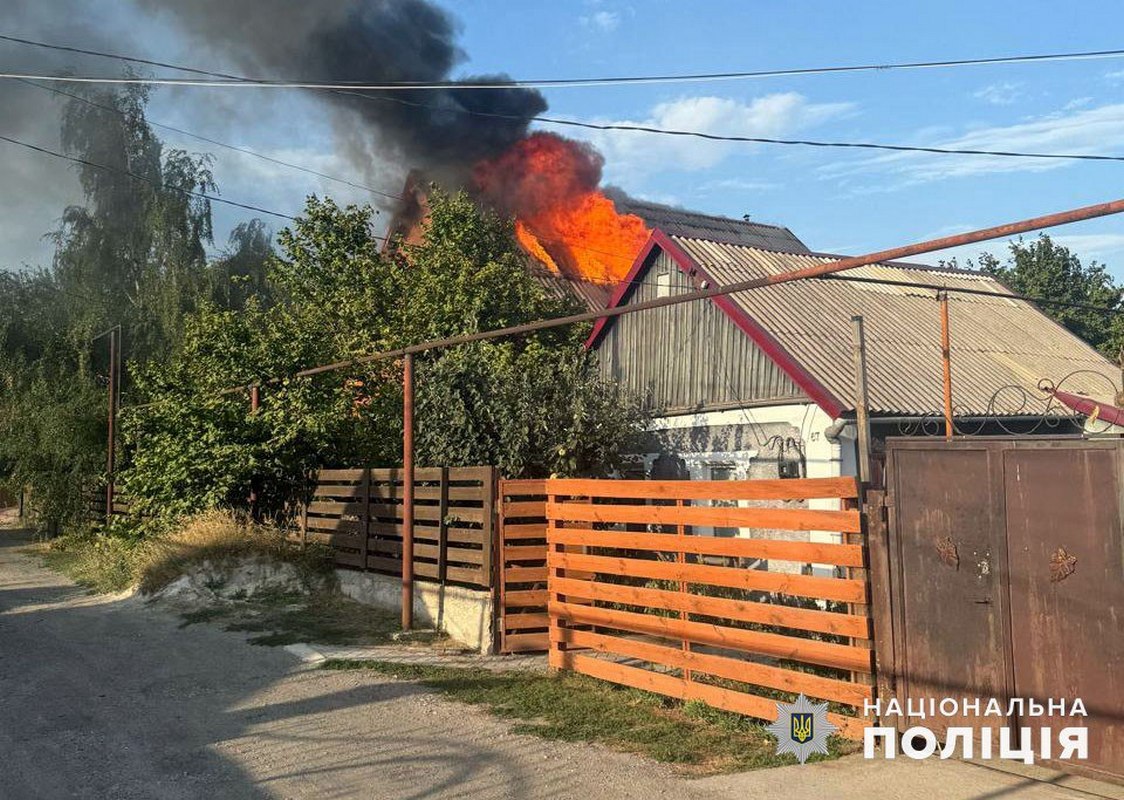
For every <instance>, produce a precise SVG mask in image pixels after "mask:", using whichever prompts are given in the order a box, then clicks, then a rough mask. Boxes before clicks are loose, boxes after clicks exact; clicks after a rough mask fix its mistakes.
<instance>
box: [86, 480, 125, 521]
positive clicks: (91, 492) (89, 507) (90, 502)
mask: <svg viewBox="0 0 1124 800" xmlns="http://www.w3.org/2000/svg"><path fill="white" fill-rule="evenodd" d="M82 510H83V511H84V512H85V516H86V519H87V521H89V522H97V523H104V522H105V487H104V486H91V487H88V488H86V489H85V490H84V491H83V492H82ZM128 513H129V498H128V497H126V496H125V493H124V492H123V491H122V489H121V487H120V486H116V487H114V489H113V516H115V517H117V516H123V515H125V514H128Z"/></svg>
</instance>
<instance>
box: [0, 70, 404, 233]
mask: <svg viewBox="0 0 1124 800" xmlns="http://www.w3.org/2000/svg"><path fill="white" fill-rule="evenodd" d="M17 80H19V82H20V83H24V84H27V85H28V86H34V87H35V88H36V89H42V90H43V91H46V92H53V93H54V94H57V95H62V96H63V97H69V98H71V99H73V100H77V101H79V102H82V103H85V104H86V105H88V106H91V107H92V108H98V109H101V110H102V111H106V112H108V113H111V114H117V115H118V116H124V112H122V111H121V110H120V109H118V108H114V107H113V106H109V105H105V104H104V103H98V102H96V101H94V100H91V99H90V98H88V97H83V96H82V95H80V94H75V93H73V92H68V91H66V90H65V89H59V88H58V87H55V86H45V85H43V84H41V83H36V82H35V81H32V80H26V79H23V78H18V79H17ZM145 121H146V122H147V123H148V124H149V125H151V126H152V127H154V128H161V129H163V130H166V131H171V132H173V133H178V134H180V135H182V136H188V137H190V138H192V139H197V140H199V141H201V142H206V143H207V144H213V145H215V146H217V147H224V148H226V149H227V150H233V151H234V152H236V153H243V154H244V155H248V156H253V157H254V158H260V159H261V160H263V161H268V162H270V163H271V164H277V165H279V166H282V167H288V168H290V169H295V170H299V171H301V172H305V173H308V174H309V175H315V176H316V177H318V178H324V179H325V180H329V181H334V182H336V183H340V184H343V185H345V186H350V187H352V188H354V189H360V190H362V191H366V192H370V193H371V194H376V195H381V196H382V197H387V198H390V199H392V200H401V199H402V198H401V196H399V195H396V194H391V193H389V192H384V191H381V190H379V189H375V188H373V187H371V186H366V185H364V184H361V183H355V182H354V181H350V180H348V179H347V178H338V177H336V176H335V175H329V174H327V173H325V172H320V171H319V170H315V169H311V168H309V167H304V166H301V165H300V164H293V163H291V162H289V161H283V160H281V159H279V158H274V157H273V156H267V155H265V154H264V153H259V152H258V151H256V150H251V149H250V148H248V147H240V146H238V145H233V144H229V143H227V142H222V141H219V140H218V139H212V138H210V137H208V136H203V135H202V134H198V133H192V132H191V131H188V130H184V129H183V128H177V127H175V126H173V125H167V124H165V123H162V122H155V121H153V120H151V119H148V120H145ZM376 213H379V212H378V210H377V209H376Z"/></svg>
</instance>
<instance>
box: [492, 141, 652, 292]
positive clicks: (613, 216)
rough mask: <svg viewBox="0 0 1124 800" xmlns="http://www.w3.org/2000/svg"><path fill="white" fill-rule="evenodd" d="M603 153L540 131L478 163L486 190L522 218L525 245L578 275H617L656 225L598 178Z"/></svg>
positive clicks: (557, 268) (555, 267)
mask: <svg viewBox="0 0 1124 800" xmlns="http://www.w3.org/2000/svg"><path fill="white" fill-rule="evenodd" d="M601 167H602V158H601V155H600V154H599V153H597V151H596V150H594V149H593V148H592V147H590V146H588V145H586V144H582V143H581V142H575V141H573V140H571V139H564V138H562V137H561V136H556V135H554V134H550V133H534V134H531V135H530V136H528V137H527V138H525V139H522V140H521V141H519V142H517V143H516V144H515V145H514V146H512V147H511V148H510V149H508V150H507V152H505V153H503V154H502V155H500V156H498V157H496V158H494V159H491V160H489V161H483V162H481V163H480V164H478V165H477V166H476V169H475V172H474V177H475V180H476V185H477V187H478V188H479V190H480V192H481V194H482V195H483V196H484V197H485V198H487V199H488V200H489V202H491V203H492V204H493V205H495V206H497V207H498V208H500V209H501V210H503V211H505V212H507V213H510V214H511V215H512V216H514V217H515V219H516V226H515V233H516V236H517V237H518V239H519V242H520V243H521V244H522V245H523V247H524V249H526V250H527V252H528V253H530V254H531V256H533V257H534V258H535V259H537V260H538V261H540V262H542V263H543V264H545V265H546V266H547V267H548V268H549V269H551V271H553V272H556V273H561V274H563V275H565V276H567V277H570V278H581V279H584V280H593V281H609V282H617V281H620V280H622V279H623V278H624V277H625V276H626V275H627V274H628V270H629V269H630V268H631V267H632V263H633V261H634V260H635V259H636V256H637V254H638V253H639V252H640V250H641V248H642V247H643V246H644V243H645V242H646V241H647V240H648V236H649V235H650V234H651V231H650V230H649V229H648V226H647V225H645V223H644V220H642V219H640V217H638V216H635V215H634V214H620V213H618V212H617V209H616V205H615V204H614V203H613V201H612V200H611V199H610V198H609V197H608V196H606V195H605V194H604V192H602V191H601V190H600V189H599V188H598V185H599V184H600V182H601Z"/></svg>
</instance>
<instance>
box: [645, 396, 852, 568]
mask: <svg viewBox="0 0 1124 800" xmlns="http://www.w3.org/2000/svg"><path fill="white" fill-rule="evenodd" d="M835 423H836V420H834V419H832V418H831V417H829V416H828V415H827V414H826V413H825V412H824V411H823V410H822V409H821V408H820V407H819V406H817V405H815V404H814V403H789V404H782V405H774V406H754V407H749V408H739V409H729V410H724V411H707V412H700V413H696V414H680V415H675V416H666V417H658V418H656V419H654V420H653V421H652V425H651V428H650V429H651V430H652V431H653V432H676V431H680V432H685V431H691V430H698V429H703V430H705V429H718V428H722V427H724V426H739V425H740V426H744V425H754V426H760V427H761V428H762V429H763V430H767V431H774V430H788V431H790V432H791V435H792V436H793V438H795V439H797V440H798V441H799V442H800V445H801V449H802V450H803V455H804V460H805V475H806V476H807V477H809V478H834V477H839V476H841V475H854V474H855V471H856V464H855V447H854V426H853V425H848V426H845V427H843V430H842V433H839V434H838V435H836V436H834V438H832V437H830V436H829V434H831V433H833V426H835ZM835 427H836V428H837V427H838V426H835ZM699 438H702V439H705V438H706V437H705V436H702V437H699ZM677 455H678V456H679V457H680V458H682V459H683V461H684V462H685V465H686V468H687V472H688V475H689V477H690V478H691V480H714V479H716V478H718V479H721V478H728V479H730V480H745V479H751V478H764V477H776V474H777V473H776V454H775V453H773V452H764V450H763V448H753V449H744V450H736V451H719V450H714V451H708V452H679V453H677ZM657 457H658V454H657V453H646V454H644V455H643V461H644V471H645V473H646V474H649V473H650V472H651V468H652V464H653V462H654V461H655V459H656V458H657ZM747 505H748V504H747ZM839 505H840V501H838V500H831V499H818V500H809V501H808V507H809V508H814V509H822V510H829V511H833V510H838V509H839ZM699 532H700V533H707V531H704V530H700V531H699ZM736 535H739V536H751V535H753V532H752V531H751V530H749V529H741V530H739V531H738V532H737V534H736ZM758 535H760V534H758ZM841 538H842V537H841V535H840V534H839V533H837V532H833V531H810V532H808V540H809V541H813V542H829V543H835V542H839V541H840V540H841ZM812 566H813V572H814V573H815V574H825V575H826V574H831V573H832V571H833V568H832V567H830V566H828V565H823V564H814V565H812Z"/></svg>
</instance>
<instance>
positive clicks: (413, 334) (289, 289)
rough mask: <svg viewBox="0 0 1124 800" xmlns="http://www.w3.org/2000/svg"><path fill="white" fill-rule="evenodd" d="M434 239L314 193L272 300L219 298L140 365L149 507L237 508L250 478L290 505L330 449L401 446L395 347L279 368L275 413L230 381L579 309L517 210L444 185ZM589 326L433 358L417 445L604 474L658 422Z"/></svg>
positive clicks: (350, 456)
mask: <svg viewBox="0 0 1124 800" xmlns="http://www.w3.org/2000/svg"><path fill="white" fill-rule="evenodd" d="M431 208H432V217H431V220H430V222H429V224H428V227H427V229H426V233H425V237H424V240H423V241H422V242H421V243H420V244H416V245H404V246H403V247H402V250H401V252H400V253H398V254H396V255H393V256H388V255H385V254H382V253H380V252H379V249H378V242H377V240H375V238H374V237H373V235H372V233H371V231H370V218H371V211H370V209H369V208H356V207H348V208H342V209H341V208H339V207H338V206H336V205H335V204H334V203H332V202H331V201H321V200H317V199H316V198H311V199H310V200H309V203H308V207H307V209H306V214H305V216H304V217H302V218H301V219H300V220H298V221H297V223H296V224H295V225H294V227H293V228H292V229H289V230H286V231H283V232H282V233H281V235H280V237H279V241H280V245H281V253H282V254H281V256H280V257H279V258H277V259H276V260H275V261H274V263H273V265H272V268H271V271H270V276H269V285H270V292H271V296H272V297H273V298H274V302H272V303H271V304H270V305H268V306H266V305H263V304H260V303H258V302H256V301H255V300H253V299H250V300H249V301H248V302H247V303H246V307H245V308H244V309H243V310H242V311H240V312H237V313H235V312H232V311H222V310H219V309H217V308H214V307H210V306H206V305H204V306H203V307H201V308H200V309H199V310H198V311H196V312H194V313H193V314H191V315H189V317H188V318H187V321H186V322H185V324H184V332H183V338H182V343H181V345H180V347H178V348H177V350H176V351H175V352H174V353H173V354H172V356H171V357H170V358H169V359H167V360H162V361H154V362H150V363H148V364H145V365H138V366H137V367H136V368H135V372H136V382H137V386H138V388H139V389H140V391H141V392H142V394H143V395H144V396H145V398H146V399H147V400H148V401H149V403H148V404H145V405H143V406H142V407H140V408H137V409H136V410H135V411H133V412H131V413H130V414H129V415H128V416H127V417H126V418H125V420H124V424H123V430H124V432H125V439H126V442H127V445H128V449H129V451H130V455H129V461H128V465H127V468H126V469H125V470H124V471H123V474H122V479H123V481H124V484H125V488H126V491H127V493H128V494H129V496H130V498H131V499H132V501H133V503H134V505H135V508H136V510H137V511H138V512H140V513H143V514H147V515H149V516H150V517H152V518H154V519H155V520H157V524H159V521H160V520H167V519H169V518H176V517H178V516H181V515H184V514H189V513H193V512H196V511H200V510H203V509H207V508H213V507H216V506H239V505H242V504H244V502H245V498H246V497H247V496H248V495H249V493H250V491H251V489H252V488H253V489H254V490H255V491H256V493H257V495H258V497H259V502H260V503H261V507H262V508H263V509H265V510H266V511H267V512H268V513H270V514H274V515H283V514H284V513H285V511H286V509H287V508H290V507H291V500H292V499H293V498H294V496H295V495H298V494H299V493H300V492H301V490H302V488H303V486H304V483H305V480H306V475H307V473H308V472H309V471H310V470H312V469H315V468H317V467H320V466H324V465H330V466H331V465H343V466H351V465H363V464H370V465H376V466H383V465H385V466H390V465H395V464H398V463H400V460H401V437H402V420H401V402H402V384H401V369H402V367H401V363H400V362H395V361H390V360H383V361H374V362H370V363H366V364H364V365H362V366H356V367H354V368H351V369H344V370H338V371H330V372H326V373H322V374H320V375H317V376H312V377H305V378H284V379H281V380H279V381H276V382H274V381H270V382H268V383H266V385H265V386H264V387H263V388H262V392H261V398H262V405H261V410H260V413H258V414H256V415H251V414H250V411H249V401H248V398H247V396H246V393H238V392H235V393H233V394H231V393H225V394H224V393H221V389H222V388H223V387H227V386H231V385H238V384H251V383H260V382H263V381H265V380H266V379H267V378H272V377H274V376H286V375H293V374H294V373H296V372H298V371H300V370H302V369H305V368H307V367H309V366H312V365H316V364H324V363H332V362H346V361H349V360H352V359H355V358H356V357H358V356H360V355H364V354H366V353H369V352H371V351H379V350H383V351H385V350H393V349H397V348H401V347H402V346H404V345H407V344H413V343H416V342H419V341H425V340H430V339H434V338H441V337H448V336H455V335H458V334H464V333H472V332H476V331H479V330H487V329H490V328H497V327H504V326H509V325H517V324H520V323H524V322H528V321H531V320H534V319H540V318H543V317H551V316H559V315H564V314H566V313H569V312H571V311H573V310H574V308H573V305H572V304H569V303H567V302H563V301H560V300H557V299H553V298H551V297H549V296H548V295H547V293H546V291H545V289H544V288H543V286H542V285H541V284H540V283H539V282H538V281H537V280H536V279H535V278H534V277H532V276H531V274H530V273H529V272H528V270H527V264H526V257H525V256H524V255H523V253H522V252H521V251H520V250H519V248H518V246H517V244H516V243H515V239H514V237H513V233H512V227H511V223H510V221H509V220H505V219H502V218H500V217H498V216H496V215H495V214H492V213H490V212H485V211H481V210H480V209H478V208H477V207H476V206H475V205H474V204H473V203H472V202H471V200H469V199H468V198H467V196H465V195H463V194H460V195H455V196H446V195H443V194H441V193H440V192H435V193H434V194H433V196H432V200H431ZM587 332H588V328H582V329H577V330H568V331H567V330H555V331H546V332H543V333H542V334H541V335H536V336H527V337H523V338H521V339H508V340H503V341H500V342H489V343H479V344H475V345H471V346H465V347H459V348H453V349H449V350H444V351H438V352H436V353H433V354H425V355H423V356H419V358H418V377H417V420H418V422H417V434H418V435H417V454H418V461H419V462H420V463H423V464H424V463H428V464H435V465H436V464H440V465H443V466H468V465H473V464H496V465H499V466H500V467H501V468H502V469H503V471H504V472H505V473H506V474H508V475H509V476H512V477H515V476H546V475H549V474H562V475H579V474H598V473H604V472H606V471H607V470H609V469H611V468H612V467H614V466H615V465H616V463H617V462H618V460H619V458H620V455H621V453H622V452H623V451H624V450H625V449H626V446H627V444H628V442H629V441H630V440H631V439H632V437H634V436H635V435H637V434H638V432H639V431H640V430H642V429H643V427H644V424H645V421H646V420H645V417H644V416H643V414H642V413H641V412H640V410H639V407H638V404H637V403H636V402H634V401H633V400H632V399H631V398H628V397H625V396H622V395H621V394H620V392H619V391H618V390H617V389H616V387H615V386H614V385H612V384H609V383H606V382H605V381H604V380H603V379H601V378H600V376H599V375H598V373H597V370H596V367H595V363H594V362H593V360H592V357H591V356H590V355H588V354H587V353H586V352H585V351H584V349H583V348H582V346H581V342H582V341H583V339H584V336H585V334H586V333H587Z"/></svg>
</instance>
